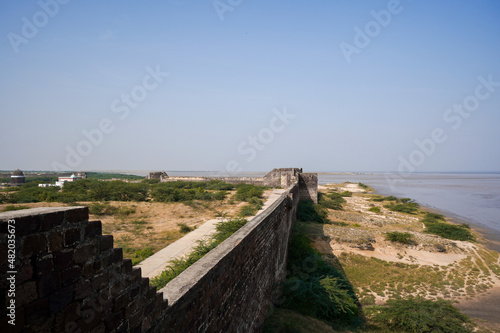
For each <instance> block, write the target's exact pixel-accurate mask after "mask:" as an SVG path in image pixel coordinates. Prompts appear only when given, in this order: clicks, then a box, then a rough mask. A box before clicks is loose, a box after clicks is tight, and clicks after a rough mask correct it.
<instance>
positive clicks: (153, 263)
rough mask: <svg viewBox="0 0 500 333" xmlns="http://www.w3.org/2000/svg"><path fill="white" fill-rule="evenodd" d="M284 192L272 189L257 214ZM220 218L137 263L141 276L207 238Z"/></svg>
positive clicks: (159, 268)
mask: <svg viewBox="0 0 500 333" xmlns="http://www.w3.org/2000/svg"><path fill="white" fill-rule="evenodd" d="M284 192H285V190H283V189H275V190H273V192H272V193H271V194H270V195H269V197H268V198H267V200H266V202H265V203H264V206H263V207H262V209H261V210H259V211H258V212H257V215H259V214H260V213H262V212H263V211H264V210H265V209H267V208H268V207H269V206H271V205H272V204H273V203H274V202H275V201H276V200H277V199H278V198H279V197H280V196H281V194H283V193H284ZM257 215H256V216H257ZM254 217H255V216H250V217H248V220H249V221H251V220H252V219H253V218H254ZM221 220H222V218H216V219H213V220H209V221H207V222H205V223H204V224H202V225H201V226H199V227H198V228H196V229H195V230H193V231H191V232H190V233H188V234H187V235H185V236H184V237H182V238H181V239H178V240H177V241H175V242H173V243H172V244H170V245H169V246H167V247H165V248H163V249H162V250H160V251H158V252H156V253H155V254H153V255H152V256H150V257H149V258H146V259H145V260H143V261H141V262H140V263H139V264H137V266H136V267H140V268H141V271H142V276H143V277H148V278H150V279H151V278H153V277H155V276H157V275H159V274H160V273H161V272H162V271H163V270H164V269H165V266H166V265H167V264H168V262H169V261H171V260H173V259H175V258H179V257H182V256H184V255H187V254H188V253H189V252H190V251H191V249H192V248H194V247H195V246H196V245H197V241H198V240H202V239H207V238H208V237H210V235H212V234H213V233H214V232H215V225H216V224H217V223H218V222H220V221H221Z"/></svg>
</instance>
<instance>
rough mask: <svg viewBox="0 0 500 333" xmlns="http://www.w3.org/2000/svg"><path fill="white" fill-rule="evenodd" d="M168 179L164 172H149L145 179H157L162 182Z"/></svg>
mask: <svg viewBox="0 0 500 333" xmlns="http://www.w3.org/2000/svg"><path fill="white" fill-rule="evenodd" d="M167 178H168V175H167V173H166V172H165V171H154V172H150V173H149V174H148V175H147V177H146V179H159V180H160V181H164V180H165V179H167Z"/></svg>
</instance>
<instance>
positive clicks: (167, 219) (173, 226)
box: [0, 190, 272, 264]
mask: <svg viewBox="0 0 500 333" xmlns="http://www.w3.org/2000/svg"><path fill="white" fill-rule="evenodd" d="M271 192H272V190H267V191H265V192H264V201H265V200H266V198H267V197H268V196H269V194H270V193H271ZM233 194H234V191H231V192H230V193H229V194H228V195H227V198H226V199H225V200H224V201H194V202H192V203H188V204H184V203H155V202H121V201H110V202H109V204H110V205H111V206H113V207H116V208H118V209H122V210H129V211H133V213H130V214H114V215H99V216H97V215H92V214H91V215H90V216H89V218H90V220H100V221H101V223H102V229H103V234H111V235H113V237H114V241H115V247H122V248H123V252H124V257H125V258H131V259H132V260H133V262H134V264H136V263H138V262H139V261H140V260H143V259H145V258H146V257H147V256H149V255H151V254H153V253H155V252H157V251H159V250H161V249H162V248H164V247H166V246H168V245H169V244H171V243H173V242H174V241H176V240H177V239H179V238H181V237H182V236H183V235H184V234H183V233H181V231H180V227H179V226H178V224H186V225H187V226H189V227H192V228H196V227H198V226H200V225H202V224H203V223H205V222H206V221H208V220H210V219H213V218H215V217H216V216H217V214H221V213H226V214H227V215H225V216H227V217H235V216H237V215H238V212H239V211H240V209H241V207H242V206H244V205H245V204H246V203H245V202H232V201H231V197H232V196H233ZM92 204H93V203H92V202H79V203H78V205H80V206H89V205H92ZM7 205H8V204H2V205H0V211H2V210H3V209H4V206H7ZM23 206H27V207H29V208H34V207H66V206H71V205H69V204H64V203H57V202H37V203H26V204H23ZM141 251H142V252H141Z"/></svg>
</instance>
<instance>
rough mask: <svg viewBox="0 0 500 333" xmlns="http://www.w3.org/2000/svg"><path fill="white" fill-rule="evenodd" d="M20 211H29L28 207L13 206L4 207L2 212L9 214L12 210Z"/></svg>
mask: <svg viewBox="0 0 500 333" xmlns="http://www.w3.org/2000/svg"><path fill="white" fill-rule="evenodd" d="M22 209H29V207H28V206H14V205H8V206H5V207H4V209H3V212H11V211H14V210H22Z"/></svg>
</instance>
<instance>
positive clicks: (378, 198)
mask: <svg viewBox="0 0 500 333" xmlns="http://www.w3.org/2000/svg"><path fill="white" fill-rule="evenodd" d="M397 200H398V198H396V197H395V196H392V195H390V196H388V197H381V196H379V195H377V196H374V197H373V198H372V201H377V202H381V201H397Z"/></svg>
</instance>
